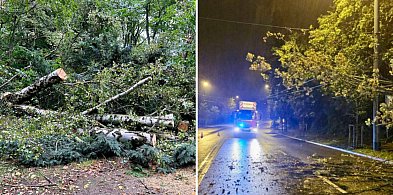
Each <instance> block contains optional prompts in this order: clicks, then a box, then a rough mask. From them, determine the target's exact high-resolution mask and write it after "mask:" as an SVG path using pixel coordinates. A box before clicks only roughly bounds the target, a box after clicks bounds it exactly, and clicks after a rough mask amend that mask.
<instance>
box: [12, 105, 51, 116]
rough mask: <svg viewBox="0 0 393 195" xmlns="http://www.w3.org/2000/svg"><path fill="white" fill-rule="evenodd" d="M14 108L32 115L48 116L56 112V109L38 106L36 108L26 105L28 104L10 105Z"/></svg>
mask: <svg viewBox="0 0 393 195" xmlns="http://www.w3.org/2000/svg"><path fill="white" fill-rule="evenodd" d="M12 107H13V108H14V109H15V110H17V111H19V112H23V113H26V114H28V115H33V116H37V115H39V116H48V115H50V114H58V112H56V111H52V110H44V109H40V108H36V107H34V106H28V105H13V106H12Z"/></svg>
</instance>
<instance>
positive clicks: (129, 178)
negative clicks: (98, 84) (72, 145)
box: [0, 158, 196, 195]
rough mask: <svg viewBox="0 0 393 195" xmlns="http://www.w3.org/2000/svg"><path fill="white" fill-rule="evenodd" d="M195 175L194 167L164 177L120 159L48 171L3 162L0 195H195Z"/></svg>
mask: <svg viewBox="0 0 393 195" xmlns="http://www.w3.org/2000/svg"><path fill="white" fill-rule="evenodd" d="M195 174H196V172H195V166H190V167H186V168H182V169H177V170H176V172H174V173H170V174H161V173H157V172H155V171H153V170H147V169H142V168H140V167H131V166H130V165H129V163H122V159H121V158H110V159H99V160H88V161H85V162H81V163H71V164H69V165H61V166H53V167H47V168H38V167H31V168H26V167H20V166H15V165H13V164H12V163H11V162H0V194H111V195H114V194H195V186H196V185H195Z"/></svg>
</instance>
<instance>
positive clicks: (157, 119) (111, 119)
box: [93, 114, 175, 128]
mask: <svg viewBox="0 0 393 195" xmlns="http://www.w3.org/2000/svg"><path fill="white" fill-rule="evenodd" d="M93 117H94V119H95V120H97V121H99V122H102V123H115V124H119V123H132V122H137V123H139V124H143V125H147V126H153V125H162V126H165V127H172V128H173V127H174V126H175V125H174V124H175V121H174V116H173V114H169V115H165V116H129V115H121V114H104V115H94V116H93Z"/></svg>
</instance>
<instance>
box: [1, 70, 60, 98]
mask: <svg viewBox="0 0 393 195" xmlns="http://www.w3.org/2000/svg"><path fill="white" fill-rule="evenodd" d="M65 79H67V74H66V73H65V72H64V70H63V69H62V68H59V69H57V70H55V71H53V72H52V73H50V74H48V75H46V76H44V77H41V78H40V79H38V80H37V81H36V82H34V83H33V84H31V85H30V86H28V87H25V88H23V89H22V90H20V91H18V92H15V93H4V94H3V95H2V96H1V99H2V100H4V101H7V102H11V103H13V104H17V103H21V102H24V101H26V100H29V99H30V98H31V97H32V96H34V95H35V94H36V93H37V92H39V91H40V90H42V89H43V88H46V87H49V86H51V85H53V84H55V83H59V82H61V81H63V80H65Z"/></svg>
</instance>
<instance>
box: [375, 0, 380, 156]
mask: <svg viewBox="0 0 393 195" xmlns="http://www.w3.org/2000/svg"><path fill="white" fill-rule="evenodd" d="M374 38H375V45H374V64H373V73H376V75H377V76H376V77H375V78H374V79H379V69H378V66H379V0H374ZM375 90H376V94H375V97H374V101H373V121H374V123H373V150H380V149H381V141H380V136H379V126H378V122H377V120H376V117H377V111H378V92H377V90H378V89H375Z"/></svg>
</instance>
